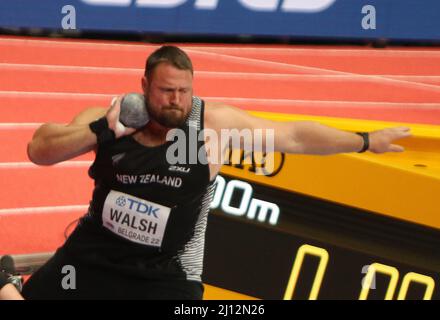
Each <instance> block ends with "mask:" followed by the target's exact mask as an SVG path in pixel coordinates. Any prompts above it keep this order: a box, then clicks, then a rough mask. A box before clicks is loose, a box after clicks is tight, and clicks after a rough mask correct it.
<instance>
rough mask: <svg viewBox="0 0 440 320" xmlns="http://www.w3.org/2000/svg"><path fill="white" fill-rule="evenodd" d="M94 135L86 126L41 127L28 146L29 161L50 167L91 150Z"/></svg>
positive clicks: (48, 125)
mask: <svg viewBox="0 0 440 320" xmlns="http://www.w3.org/2000/svg"><path fill="white" fill-rule="evenodd" d="M96 143H97V139H96V135H95V134H94V133H93V132H92V131H91V130H90V128H89V126H88V125H87V124H81V125H62V124H54V123H47V124H44V125H42V126H41V127H40V128H39V129H38V130H37V131H36V132H35V134H34V136H33V138H32V141H31V142H29V144H28V149H27V151H28V156H29V159H30V160H31V161H32V162H33V163H35V164H39V165H52V164H55V163H58V162H61V161H65V160H68V159H71V158H74V157H76V156H79V155H81V154H84V153H86V152H89V151H91V150H93V148H94V147H95V146H96Z"/></svg>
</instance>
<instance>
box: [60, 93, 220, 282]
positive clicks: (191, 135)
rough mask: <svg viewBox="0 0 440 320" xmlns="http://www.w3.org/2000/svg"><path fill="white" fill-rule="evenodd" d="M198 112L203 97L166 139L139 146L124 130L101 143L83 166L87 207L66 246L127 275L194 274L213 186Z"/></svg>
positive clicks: (197, 274)
mask: <svg viewBox="0 0 440 320" xmlns="http://www.w3.org/2000/svg"><path fill="white" fill-rule="evenodd" d="M203 115H204V102H203V101H202V100H200V99H199V98H198V97H193V105H192V110H191V112H190V114H189V116H188V118H187V120H186V122H185V124H184V125H183V126H181V127H180V128H178V130H172V132H173V136H172V138H173V139H172V141H168V142H166V143H165V144H163V145H160V146H157V147H146V146H144V145H141V144H140V143H138V142H137V141H136V140H134V138H133V137H132V136H125V137H123V138H120V139H118V140H116V141H115V142H114V143H113V144H111V145H109V146H100V147H99V149H98V151H97V154H96V158H95V161H94V163H93V164H92V166H91V167H90V169H89V175H90V177H91V178H93V179H94V180H95V188H94V191H93V198H92V201H91V203H90V207H89V212H88V213H87V214H86V215H85V216H84V217H83V218H82V219H81V220H80V223H79V224H78V226H77V228H76V229H75V231H74V232H73V233H72V235H71V236H70V237H69V239H68V240H67V242H66V244H65V246H64V247H65V249H66V250H67V251H68V252H69V253H71V254H74V255H75V256H77V257H78V258H79V259H82V260H84V261H87V263H93V264H98V265H100V266H102V267H108V268H115V269H117V270H118V271H127V272H129V273H130V274H131V275H133V274H134V275H136V274H138V275H140V276H144V277H148V278H151V277H153V278H161V277H167V278H169V277H175V278H179V279H187V280H195V281H201V278H200V277H201V274H202V267H203V251H204V240H205V239H204V238H205V231H206V223H207V214H208V211H209V205H210V202H211V198H212V195H213V191H214V184H213V183H212V182H210V180H209V174H210V173H209V166H208V164H207V161H206V151H205V147H204V137H203V132H202V134H200V132H201V130H203ZM199 140H200V141H199ZM177 151H178V152H177Z"/></svg>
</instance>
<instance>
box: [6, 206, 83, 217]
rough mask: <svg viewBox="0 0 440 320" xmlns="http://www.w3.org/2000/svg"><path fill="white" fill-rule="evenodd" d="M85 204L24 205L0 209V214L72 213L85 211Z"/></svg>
mask: <svg viewBox="0 0 440 320" xmlns="http://www.w3.org/2000/svg"><path fill="white" fill-rule="evenodd" d="M87 209H88V206H87V205H68V206H47V207H24V208H10V209H0V216H1V217H5V216H15V215H24V214H26V215H29V214H52V213H72V212H78V211H83V212H84V213H86V212H87Z"/></svg>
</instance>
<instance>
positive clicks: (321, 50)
mask: <svg viewBox="0 0 440 320" xmlns="http://www.w3.org/2000/svg"><path fill="white" fill-rule="evenodd" d="M0 44H18V45H20V44H25V45H27V44H36V45H38V46H40V45H43V44H44V45H47V46H49V47H59V46H62V47H64V46H72V47H75V48H78V47H100V48H101V47H110V48H117V49H130V48H131V49H138V50H139V51H142V50H144V49H145V48H149V49H155V48H159V47H160V45H153V44H147V43H139V44H129V43H114V42H113V43H107V42H104V41H97V42H91V41H75V40H73V41H72V40H70V41H69V40H46V39H45V38H36V39H14V38H7V37H3V38H0ZM177 45H178V46H179V47H181V48H188V49H198V50H200V49H203V50H218V51H230V50H234V51H239V52H243V51H248V52H263V51H265V52H278V51H281V52H285V51H287V52H293V53H295V52H297V53H310V52H311V51H314V52H315V53H316V54H319V55H324V56H325V55H327V53H328V52H329V53H336V54H340V53H349V54H353V53H360V54H365V55H368V56H370V55H371V54H377V55H385V56H390V55H394V54H399V56H401V55H402V54H407V55H416V54H417V55H420V54H423V55H426V56H434V57H440V51H439V50H433V49H431V48H429V49H427V50H419V49H417V50H411V49H390V48H386V49H372V48H366V47H363V48H360V49H353V48H350V49H348V48H338V49H336V48H334V47H331V46H330V47H327V46H323V47H313V48H305V47H299V48H289V47H288V46H286V45H283V46H280V47H278V48H277V47H275V48H268V47H263V46H258V45H256V46H252V45H243V46H242V47H234V46H226V47H224V46H207V45H206V44H200V45H187V44H177Z"/></svg>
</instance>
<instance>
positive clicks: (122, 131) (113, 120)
mask: <svg viewBox="0 0 440 320" xmlns="http://www.w3.org/2000/svg"><path fill="white" fill-rule="evenodd" d="M122 97H123V96H118V97H114V98H113V100H112V102H111V106H110V108H109V109H108V111H107V113H106V115H105V117H106V118H107V122H108V127H109V128H110V129H111V130H113V132H114V133H115V138H116V139H118V138H121V137H123V136H128V135H130V134H133V133H134V132H135V131H136V129H134V128H129V127H126V126H124V125H123V124H122V123H121V122H120V121H119V114H120V112H121V101H122Z"/></svg>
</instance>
